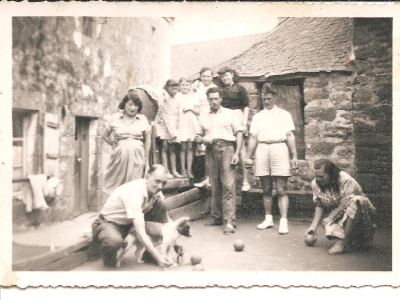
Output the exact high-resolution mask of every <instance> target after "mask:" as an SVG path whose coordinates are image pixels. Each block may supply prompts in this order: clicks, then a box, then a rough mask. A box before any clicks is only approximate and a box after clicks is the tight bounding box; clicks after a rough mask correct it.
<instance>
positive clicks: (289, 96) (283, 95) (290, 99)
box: [276, 84, 305, 159]
mask: <svg viewBox="0 0 400 300" xmlns="http://www.w3.org/2000/svg"><path fill="white" fill-rule="evenodd" d="M276 87H277V89H278V96H277V101H276V106H278V107H279V108H282V109H284V110H287V111H288V112H290V114H291V115H292V119H293V123H294V127H295V131H294V135H295V137H296V148H297V153H298V158H299V159H304V158H305V147H304V113H303V107H304V105H303V102H304V101H303V96H302V94H301V91H300V86H299V85H278V84H277V85H276Z"/></svg>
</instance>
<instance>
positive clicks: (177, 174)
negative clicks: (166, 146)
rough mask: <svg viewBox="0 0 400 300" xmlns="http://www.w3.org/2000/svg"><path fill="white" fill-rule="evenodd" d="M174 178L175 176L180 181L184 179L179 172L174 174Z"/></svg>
mask: <svg viewBox="0 0 400 300" xmlns="http://www.w3.org/2000/svg"><path fill="white" fill-rule="evenodd" d="M172 176H174V177H175V178H178V179H182V178H183V176H182V175H181V174H179V173H178V172H177V171H175V172H173V173H172Z"/></svg>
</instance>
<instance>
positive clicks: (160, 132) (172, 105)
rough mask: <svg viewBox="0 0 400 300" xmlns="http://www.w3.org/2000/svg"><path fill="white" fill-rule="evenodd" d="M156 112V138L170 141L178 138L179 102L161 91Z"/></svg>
mask: <svg viewBox="0 0 400 300" xmlns="http://www.w3.org/2000/svg"><path fill="white" fill-rule="evenodd" d="M162 95H163V96H162V98H161V101H159V103H158V112H157V115H156V118H155V122H154V123H155V128H156V136H157V137H159V138H160V139H162V140H170V139H172V138H173V137H177V136H178V115H179V102H178V100H177V99H176V96H175V97H171V95H170V94H168V92H167V91H165V90H163V94H162Z"/></svg>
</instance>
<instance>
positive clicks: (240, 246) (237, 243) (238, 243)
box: [233, 240, 244, 251]
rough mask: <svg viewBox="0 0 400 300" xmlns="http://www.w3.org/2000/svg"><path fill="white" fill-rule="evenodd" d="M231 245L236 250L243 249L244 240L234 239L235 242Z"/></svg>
mask: <svg viewBox="0 0 400 300" xmlns="http://www.w3.org/2000/svg"><path fill="white" fill-rule="evenodd" d="M233 247H234V248H235V250H236V251H242V250H243V249H244V242H243V241H242V240H236V241H235V243H233Z"/></svg>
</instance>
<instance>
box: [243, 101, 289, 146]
mask: <svg viewBox="0 0 400 300" xmlns="http://www.w3.org/2000/svg"><path fill="white" fill-rule="evenodd" d="M293 130H295V128H294V124H293V119H292V116H291V114H290V113H289V112H288V111H286V110H284V109H281V108H278V107H277V106H276V105H275V106H274V107H273V108H272V109H263V110H262V111H260V112H258V113H256V114H255V115H254V117H253V119H252V121H251V126H250V133H251V134H254V135H257V136H258V141H259V142H268V141H280V140H286V133H287V132H288V131H293Z"/></svg>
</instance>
